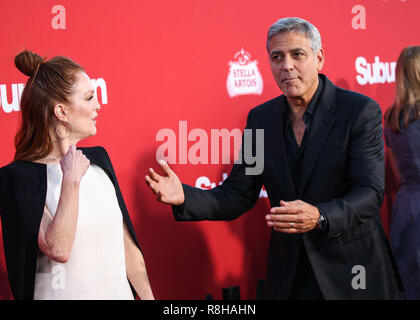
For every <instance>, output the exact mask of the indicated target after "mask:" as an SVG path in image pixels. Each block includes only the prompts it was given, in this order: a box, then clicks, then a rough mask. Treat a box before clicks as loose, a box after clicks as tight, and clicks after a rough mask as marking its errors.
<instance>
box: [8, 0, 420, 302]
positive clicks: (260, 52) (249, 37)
mask: <svg viewBox="0 0 420 320" xmlns="http://www.w3.org/2000/svg"><path fill="white" fill-rule="evenodd" d="M419 12H420V1H419V0H340V1H338V0H318V1H312V0H301V1H284V0H262V1H248V0H242V1H239V0H229V1H226V0H212V1H207V0H182V1H147V0H121V1H113V0H109V1H102V0H88V1H85V0H68V1H64V0H63V1H57V0H38V1H33V0H13V1H12V0H1V1H0V13H1V19H0V41H1V50H0V135H1V139H0V150H1V152H0V166H3V165H6V164H8V163H9V162H11V161H12V159H13V156H14V144H13V139H14V135H15V133H16V130H17V128H18V124H19V117H20V111H19V101H20V95H21V93H22V90H23V88H24V85H25V83H26V80H27V78H26V77H25V76H24V75H23V74H21V73H20V72H19V71H18V70H17V69H16V68H15V66H14V57H15V56H16V55H17V54H18V53H19V52H20V51H22V50H23V49H28V50H31V51H34V52H36V53H38V54H39V55H41V56H43V57H47V58H52V57H54V56H57V55H63V56H68V57H70V58H72V59H73V60H75V61H76V62H78V63H79V64H81V65H82V66H83V67H84V68H85V69H86V72H87V73H88V75H89V76H90V77H91V79H92V82H93V84H94V87H95V90H96V95H97V97H98V100H99V103H100V104H101V106H102V108H101V110H100V111H99V116H98V118H97V128H98V133H97V135H96V136H94V137H91V138H89V139H87V140H85V141H83V142H81V144H80V146H96V145H101V146H104V147H105V148H106V149H107V151H108V153H109V155H110V157H111V159H112V161H113V164H114V167H115V170H116V173H117V176H118V179H119V183H120V186H121V189H122V192H123V195H124V197H125V200H126V203H127V206H128V209H129V212H130V216H131V219H132V220H133V223H134V225H135V229H136V232H137V235H138V238H139V242H140V245H141V246H142V249H143V253H144V257H145V260H146V264H147V267H148V272H149V277H150V282H151V285H152V288H153V291H154V294H155V296H156V298H158V299H204V298H205V297H206V295H208V294H211V295H212V297H213V298H215V299H222V289H223V288H227V287H232V286H239V288H240V295H241V298H243V299H255V298H256V288H257V282H258V280H259V279H265V267H266V256H267V250H268V240H269V231H270V230H269V228H268V227H267V226H266V223H265V219H264V215H265V214H266V212H267V211H268V210H269V202H268V199H267V194H266V192H265V190H264V188H263V189H262V190H261V194H260V200H259V201H258V203H257V205H256V206H255V208H253V209H252V210H251V211H249V212H248V213H246V214H245V215H243V216H242V217H240V218H238V219H237V220H235V221H230V222H175V220H174V218H173V215H172V212H171V208H170V207H169V206H165V205H163V204H161V203H158V202H157V201H156V198H155V196H154V195H153V193H152V192H151V191H150V190H149V189H148V187H147V185H146V184H145V181H144V176H145V175H146V174H147V172H148V168H150V167H153V168H155V169H156V170H157V171H159V172H160V170H158V165H157V162H156V157H157V155H158V156H159V155H160V154H163V155H165V156H168V157H169V158H170V159H171V162H172V165H171V167H172V169H173V170H174V171H175V172H176V173H177V174H178V175H179V177H180V179H181V181H182V182H184V183H187V184H190V185H193V186H197V187H200V188H203V189H209V188H212V187H214V186H216V185H218V184H220V183H221V182H222V181H223V180H224V179H225V178H226V177H227V175H228V174H229V172H230V169H231V167H232V163H233V161H234V159H235V153H236V152H237V150H238V146H237V144H236V143H235V137H237V136H239V137H240V135H241V131H242V130H243V128H244V126H245V121H246V117H247V114H248V111H249V110H250V109H251V108H253V107H255V106H257V105H258V104H261V103H262V102H264V101H266V100H269V99H272V98H273V97H276V96H278V95H280V94H281V92H280V90H279V89H278V87H277V86H276V83H275V81H274V80H273V78H272V75H271V71H270V67H269V61H268V55H267V51H266V33H267V30H268V28H269V27H270V25H271V24H272V23H274V22H275V21H277V20H278V19H279V18H282V17H287V16H293V17H294V16H296V17H301V18H304V19H306V20H308V21H310V22H312V23H313V24H314V25H315V26H316V27H317V28H318V29H319V31H320V33H321V36H322V42H323V48H324V50H325V55H326V61H325V66H324V69H323V73H324V74H326V75H327V76H328V77H329V78H330V79H331V80H332V81H333V82H334V83H335V84H337V85H338V86H341V87H343V88H346V89H350V90H354V91H357V92H360V93H363V94H365V95H368V96H369V97H371V98H373V99H375V100H376V101H378V102H379V104H380V105H381V107H382V110H383V112H385V110H386V109H387V108H388V107H389V106H390V105H391V104H392V102H393V98H394V87H395V65H396V61H397V58H398V55H399V53H400V52H401V50H402V49H403V48H404V47H406V46H409V45H418V44H419V42H420V35H419V32H418V23H417V21H418V15H419ZM169 145H170V146H171V147H168V146H169ZM387 176H388V174H387ZM394 189H395V188H394V187H393V181H392V180H390V179H387V195H386V197H385V201H384V205H383V208H382V210H381V214H382V220H383V223H384V226H385V229H386V231H388V226H389V217H390V214H391V212H390V208H391V206H392V197H393V192H394V191H395V190H394ZM1 245H2V243H1ZM10 298H11V294H10V289H9V285H8V280H7V272H6V267H5V260H4V252H3V246H1V250H0V299H10Z"/></svg>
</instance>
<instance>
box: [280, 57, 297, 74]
mask: <svg viewBox="0 0 420 320" xmlns="http://www.w3.org/2000/svg"><path fill="white" fill-rule="evenodd" d="M294 67H295V65H294V63H293V59H292V58H291V57H289V56H285V57H284V58H283V65H282V68H283V70H285V71H290V70H293V69H294Z"/></svg>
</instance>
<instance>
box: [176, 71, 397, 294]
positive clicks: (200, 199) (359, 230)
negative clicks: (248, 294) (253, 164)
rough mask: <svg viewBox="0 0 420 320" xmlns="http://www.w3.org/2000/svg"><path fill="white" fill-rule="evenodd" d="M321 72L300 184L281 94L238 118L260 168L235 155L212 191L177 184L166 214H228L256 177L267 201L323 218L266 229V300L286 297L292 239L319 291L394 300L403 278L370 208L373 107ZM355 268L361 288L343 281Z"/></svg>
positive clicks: (375, 175) (239, 210)
mask: <svg viewBox="0 0 420 320" xmlns="http://www.w3.org/2000/svg"><path fill="white" fill-rule="evenodd" d="M320 76H321V77H323V79H324V83H325V85H324V89H323V92H322V93H321V97H320V100H319V102H318V105H317V109H316V111H315V114H314V118H313V120H312V123H311V129H310V132H309V135H308V137H307V141H306V146H305V150H304V160H303V161H304V162H303V168H302V175H301V180H300V184H299V190H296V189H295V187H294V184H293V180H292V177H291V175H290V171H289V168H288V162H287V157H286V153H285V152H286V151H285V141H284V134H283V132H284V130H283V129H284V128H283V127H284V112H283V111H284V108H285V107H286V98H285V97H284V96H283V95H282V96H280V97H277V98H275V99H272V100H270V101H268V102H266V103H264V104H262V105H260V106H258V107H256V108H254V109H252V110H251V111H250V112H249V115H248V119H247V126H246V128H247V129H251V130H255V129H264V170H263V172H262V173H261V174H259V175H253V176H252V175H246V174H245V168H246V167H247V166H248V165H246V164H245V163H243V164H240V163H236V164H234V166H233V168H232V171H231V173H230V175H229V177H228V178H227V179H226V180H225V181H224V183H223V184H222V185H221V186H218V187H216V188H214V189H211V190H200V189H196V188H193V187H190V186H188V185H183V188H184V192H185V203H184V204H183V205H182V206H177V207H176V206H174V207H173V212H174V215H175V218H176V219H177V220H184V221H185V220H231V219H234V218H236V217H238V216H240V215H241V214H243V213H245V212H246V211H248V210H249V209H251V208H252V207H253V206H254V205H255V203H256V202H257V200H258V196H259V193H260V190H261V187H262V185H265V188H266V190H267V193H268V197H269V199H270V204H271V206H272V207H275V206H279V202H280V200H285V201H288V200H289V201H290V200H297V199H300V200H302V201H305V202H308V203H310V204H312V205H315V206H317V207H318V208H319V209H321V210H322V212H323V213H324V214H325V216H326V218H327V220H328V232H327V233H326V234H322V233H321V232H320V231H318V230H312V231H310V232H308V233H305V234H285V233H280V232H276V231H274V230H272V232H271V239H270V245H269V253H268V264H267V276H266V277H267V278H266V283H267V284H266V289H267V290H266V296H267V298H269V299H287V298H288V297H289V295H290V292H291V288H292V284H293V280H294V275H295V272H296V266H297V259H298V253H299V248H300V246H301V245H304V246H305V249H306V251H307V254H308V258H309V261H310V263H311V266H312V268H313V271H314V274H315V276H316V279H317V280H318V284H319V286H320V289H321V291H322V293H323V295H324V297H325V298H326V299H393V298H397V297H398V294H399V290H402V283H401V280H400V277H399V273H398V270H397V268H396V265H395V261H394V257H393V255H392V252H391V250H390V247H389V244H388V241H387V238H386V235H385V233H384V231H383V228H382V223H381V219H380V213H379V209H380V207H381V205H382V201H383V195H384V189H385V181H384V180H385V175H384V173H385V161H384V145H383V137H382V114H381V109H380V107H379V105H378V104H377V103H376V102H375V101H373V100H372V99H370V98H368V97H366V96H364V95H361V94H358V93H355V92H351V91H348V90H344V89H341V88H338V87H336V86H334V84H333V83H332V82H331V81H330V80H329V79H328V78H326V77H325V76H324V75H320ZM253 136H254V137H255V132H254V134H253ZM253 149H254V152H255V146H253ZM242 151H243V150H242ZM242 159H244V158H243V157H242ZM358 266H362V267H363V268H364V270H365V272H366V274H365V280H366V288H365V289H355V288H353V286H354V285H353V286H352V281H355V282H357V278H356V279H355V280H353V279H354V277H357V276H363V275H362V274H361V273H360V267H358ZM353 268H354V269H353ZM353 272H354V273H353ZM353 283H354V282H353ZM356 288H357V286H356Z"/></svg>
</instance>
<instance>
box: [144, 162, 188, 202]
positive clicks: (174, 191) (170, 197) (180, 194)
mask: <svg viewBox="0 0 420 320" xmlns="http://www.w3.org/2000/svg"><path fill="white" fill-rule="evenodd" d="M158 163H159V166H160V167H161V169H162V171H163V172H164V176H161V175H159V174H157V173H156V172H155V171H154V170H153V169H152V168H150V169H149V174H148V175H146V177H145V180H146V183H147V185H148V186H149V187H150V189H152V191H153V192H154V194H155V195H157V199H158V200H159V201H160V202H163V203H166V204H171V205H181V204H183V203H184V201H185V196H184V190H183V189H182V184H181V181H180V180H179V178H178V176H177V175H176V174H175V172H173V171H172V170H171V168H169V165H168V164H167V163H166V161H164V160H159V162H158Z"/></svg>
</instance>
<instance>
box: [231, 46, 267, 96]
mask: <svg viewBox="0 0 420 320" xmlns="http://www.w3.org/2000/svg"><path fill="white" fill-rule="evenodd" d="M234 59H235V60H234V61H229V67H230V68H229V75H228V77H227V81H226V87H227V91H228V94H229V96H230V97H231V98H233V97H235V96H239V95H244V94H257V95H260V94H262V91H263V80H262V77H261V74H260V72H259V70H258V67H257V64H258V61H257V60H253V61H251V54H250V53H249V52H246V51H244V49H241V51H238V52H237V53H236V54H235V56H234Z"/></svg>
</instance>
